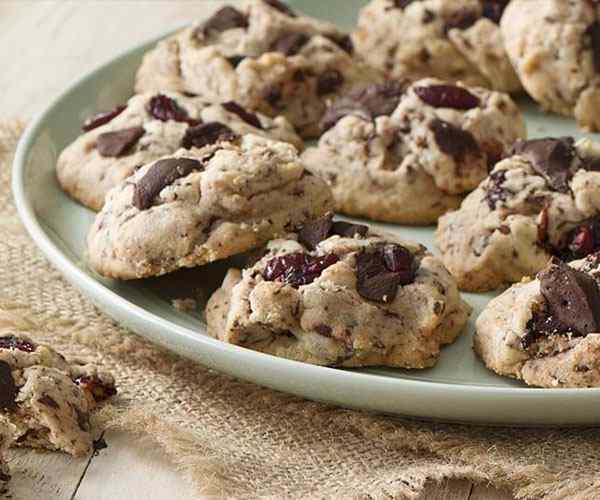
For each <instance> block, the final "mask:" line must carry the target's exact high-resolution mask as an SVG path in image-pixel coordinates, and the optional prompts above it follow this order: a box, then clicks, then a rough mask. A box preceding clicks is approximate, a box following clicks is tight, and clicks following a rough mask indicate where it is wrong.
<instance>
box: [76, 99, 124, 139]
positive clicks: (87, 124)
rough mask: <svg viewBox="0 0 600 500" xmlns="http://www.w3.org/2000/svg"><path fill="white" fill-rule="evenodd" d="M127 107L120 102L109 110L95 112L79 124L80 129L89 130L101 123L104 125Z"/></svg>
mask: <svg viewBox="0 0 600 500" xmlns="http://www.w3.org/2000/svg"><path fill="white" fill-rule="evenodd" d="M125 109H127V106H125V105H123V104H121V105H119V106H117V107H115V108H113V109H111V110H110V111H104V112H102V113H97V114H95V115H92V116H90V117H89V118H86V119H85V121H84V122H83V125H82V126H81V129H82V130H83V131H84V132H89V131H90V130H94V129H95V128H98V127H100V126H101V125H105V124H107V123H108V122H110V121H111V120H112V119H113V118H116V117H117V116H119V115H120V114H121V113H122V112H123V111H125Z"/></svg>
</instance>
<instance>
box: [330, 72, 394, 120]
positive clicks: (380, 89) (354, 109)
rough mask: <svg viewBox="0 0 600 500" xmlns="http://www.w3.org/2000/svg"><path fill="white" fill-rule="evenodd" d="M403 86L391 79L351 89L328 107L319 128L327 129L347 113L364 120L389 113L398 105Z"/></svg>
mask: <svg viewBox="0 0 600 500" xmlns="http://www.w3.org/2000/svg"><path fill="white" fill-rule="evenodd" d="M405 88H406V85H405V84H404V83H402V82H399V81H396V80H391V81H388V82H385V83H383V84H373V85H369V86H368V87H365V88H362V89H355V90H352V91H350V92H349V93H348V94H346V95H345V96H343V97H340V98H339V99H336V100H335V101H334V103H333V104H332V105H331V106H330V107H329V109H328V110H327V111H326V113H325V115H324V117H323V119H322V121H321V128H322V129H323V130H329V129H330V128H331V127H333V126H334V125H335V124H336V123H337V122H338V121H340V120H341V119H342V118H343V117H344V116H348V115H354V116H358V117H360V118H362V119H364V120H373V119H374V118H376V117H378V116H382V115H390V114H392V113H393V112H394V110H395V109H396V107H397V106H398V102H399V101H400V97H401V96H402V94H403V93H404V90H405Z"/></svg>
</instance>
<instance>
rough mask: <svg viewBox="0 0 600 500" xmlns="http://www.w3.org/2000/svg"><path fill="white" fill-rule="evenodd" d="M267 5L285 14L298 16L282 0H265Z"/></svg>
mask: <svg viewBox="0 0 600 500" xmlns="http://www.w3.org/2000/svg"><path fill="white" fill-rule="evenodd" d="M263 2H265V3H266V4H267V5H269V6H271V7H273V8H274V9H275V10H278V11H279V12H281V13H282V14H285V15H286V16H289V17H298V16H297V14H296V13H295V12H294V11H293V10H292V9H290V8H289V7H288V6H287V5H286V4H285V3H283V2H281V1H280V0H263Z"/></svg>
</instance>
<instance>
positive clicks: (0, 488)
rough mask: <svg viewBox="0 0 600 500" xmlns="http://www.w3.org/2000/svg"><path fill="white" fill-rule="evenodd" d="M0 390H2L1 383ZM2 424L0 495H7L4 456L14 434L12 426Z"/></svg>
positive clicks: (0, 436)
mask: <svg viewBox="0 0 600 500" xmlns="http://www.w3.org/2000/svg"><path fill="white" fill-rule="evenodd" d="M0 389H3V386H2V383H1V382H0ZM2 424H3V425H2V427H1V428H0V495H4V494H5V493H7V487H8V482H9V481H10V470H9V468H8V463H6V458H5V456H4V454H5V452H6V450H7V449H8V446H9V444H10V443H11V442H12V440H13V432H14V428H13V426H12V425H10V426H9V425H6V424H5V423H4V422H2Z"/></svg>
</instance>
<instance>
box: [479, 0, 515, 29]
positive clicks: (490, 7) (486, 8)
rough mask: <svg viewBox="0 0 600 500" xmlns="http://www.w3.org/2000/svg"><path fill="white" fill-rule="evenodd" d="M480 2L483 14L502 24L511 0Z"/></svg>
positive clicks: (481, 0) (485, 0)
mask: <svg viewBox="0 0 600 500" xmlns="http://www.w3.org/2000/svg"><path fill="white" fill-rule="evenodd" d="M480 2H481V4H482V7H483V12H482V16H483V17H486V18H487V19H489V20H490V21H492V22H493V23H495V24H500V20H501V19H502V14H504V9H506V6H507V5H508V3H509V2H510V0H480Z"/></svg>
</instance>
